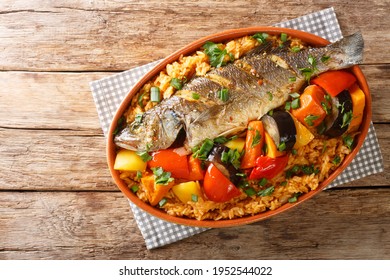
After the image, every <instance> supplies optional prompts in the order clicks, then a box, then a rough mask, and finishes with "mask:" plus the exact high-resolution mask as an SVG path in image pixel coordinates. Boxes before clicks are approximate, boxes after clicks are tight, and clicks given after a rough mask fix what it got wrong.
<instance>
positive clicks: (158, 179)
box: [151, 167, 175, 185]
mask: <svg viewBox="0 0 390 280" xmlns="http://www.w3.org/2000/svg"><path fill="white" fill-rule="evenodd" d="M151 169H152V171H153V174H154V180H155V181H154V182H155V183H156V185H168V184H169V183H170V182H172V181H174V180H175V179H173V178H171V172H165V171H164V169H163V168H162V167H152V168H151Z"/></svg>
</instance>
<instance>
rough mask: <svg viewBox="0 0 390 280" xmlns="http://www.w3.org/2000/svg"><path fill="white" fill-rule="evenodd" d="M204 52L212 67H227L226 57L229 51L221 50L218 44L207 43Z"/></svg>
mask: <svg viewBox="0 0 390 280" xmlns="http://www.w3.org/2000/svg"><path fill="white" fill-rule="evenodd" d="M203 49H204V52H205V53H206V55H207V56H208V57H209V59H210V65H211V66H214V67H221V66H224V65H226V62H225V55H227V54H228V53H227V51H226V49H225V50H221V49H220V48H219V45H218V44H215V43H213V42H207V43H206V44H204V45H203Z"/></svg>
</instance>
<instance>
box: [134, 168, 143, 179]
mask: <svg viewBox="0 0 390 280" xmlns="http://www.w3.org/2000/svg"><path fill="white" fill-rule="evenodd" d="M141 178H142V172H141V171H139V170H138V171H137V175H136V176H135V179H137V180H141Z"/></svg>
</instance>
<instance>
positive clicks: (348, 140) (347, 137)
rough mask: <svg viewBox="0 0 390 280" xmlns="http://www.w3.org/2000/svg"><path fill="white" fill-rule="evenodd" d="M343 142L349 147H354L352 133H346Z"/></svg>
mask: <svg viewBox="0 0 390 280" xmlns="http://www.w3.org/2000/svg"><path fill="white" fill-rule="evenodd" d="M343 142H344V144H345V146H347V147H348V149H350V150H351V149H352V145H353V137H352V136H351V135H345V136H343Z"/></svg>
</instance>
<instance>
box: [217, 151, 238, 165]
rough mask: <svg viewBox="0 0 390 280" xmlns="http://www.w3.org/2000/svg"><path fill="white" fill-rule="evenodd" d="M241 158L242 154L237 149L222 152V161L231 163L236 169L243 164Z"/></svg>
mask: <svg viewBox="0 0 390 280" xmlns="http://www.w3.org/2000/svg"><path fill="white" fill-rule="evenodd" d="M240 158H241V154H240V153H239V152H238V151H237V149H234V150H232V149H229V151H228V152H225V151H223V152H222V154H221V161H222V162H223V163H231V164H232V165H233V166H234V168H235V169H239V168H240V166H241V162H240Z"/></svg>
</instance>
